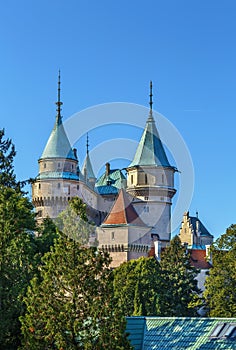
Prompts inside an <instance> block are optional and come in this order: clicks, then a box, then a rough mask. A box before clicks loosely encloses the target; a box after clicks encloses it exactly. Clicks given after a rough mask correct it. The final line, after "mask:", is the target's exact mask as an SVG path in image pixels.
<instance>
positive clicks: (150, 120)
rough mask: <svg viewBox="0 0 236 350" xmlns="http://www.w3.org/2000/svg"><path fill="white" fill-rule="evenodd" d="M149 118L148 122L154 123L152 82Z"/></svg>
mask: <svg viewBox="0 0 236 350" xmlns="http://www.w3.org/2000/svg"><path fill="white" fill-rule="evenodd" d="M149 89H150V92H149V116H148V120H147V122H154V118H153V113H152V106H153V99H152V98H153V94H152V80H150V85H149Z"/></svg>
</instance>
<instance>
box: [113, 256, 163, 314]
mask: <svg viewBox="0 0 236 350" xmlns="http://www.w3.org/2000/svg"><path fill="white" fill-rule="evenodd" d="M114 292H115V297H116V299H117V306H118V307H119V308H121V310H122V312H123V314H124V315H126V316H131V315H134V316H141V315H142V316H155V315H158V314H159V311H160V310H159V309H160V306H159V296H160V268H159V263H158V262H157V261H156V260H155V259H154V258H144V257H142V258H139V259H137V260H131V261H129V262H125V263H123V264H121V265H120V266H119V267H117V268H116V269H115V270H114Z"/></svg>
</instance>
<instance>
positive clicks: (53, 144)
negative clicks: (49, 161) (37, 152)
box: [40, 117, 77, 160]
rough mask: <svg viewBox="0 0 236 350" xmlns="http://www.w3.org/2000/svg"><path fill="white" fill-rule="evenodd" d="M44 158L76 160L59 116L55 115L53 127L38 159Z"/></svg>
mask: <svg viewBox="0 0 236 350" xmlns="http://www.w3.org/2000/svg"><path fill="white" fill-rule="evenodd" d="M46 158H64V159H72V160H77V158H76V156H75V154H74V152H73V150H72V148H71V145H70V142H69V140H68V137H67V135H66V132H65V129H64V126H63V123H62V121H61V118H58V117H57V119H56V122H55V124H54V128H53V130H52V132H51V135H50V136H49V139H48V142H47V144H46V147H45V148H44V151H43V154H42V156H41V158H40V159H46Z"/></svg>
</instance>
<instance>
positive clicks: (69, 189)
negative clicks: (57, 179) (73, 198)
mask: <svg viewBox="0 0 236 350" xmlns="http://www.w3.org/2000/svg"><path fill="white" fill-rule="evenodd" d="M68 194H70V186H68Z"/></svg>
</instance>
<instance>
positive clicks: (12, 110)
mask: <svg viewBox="0 0 236 350" xmlns="http://www.w3.org/2000/svg"><path fill="white" fill-rule="evenodd" d="M235 17H236V2H235V0H225V1H217V0H214V1H213V0H199V1H193V0H192V1H189V0H178V1H176V0H165V1H160V0H152V1H151V0H145V1H139V0H135V1H134V0H133V1H132V0H130V1H127V0H126V1H125V0H120V1H110V0H106V1H105V0H100V1H97V0H91V1H81V0H68V1H62V0H57V1H55V0H49V1H48V0H47V1H46V0H41V1H30V0H22V1H18V0H15V1H13V0H9V1H4V2H2V4H1V11H0V48H1V55H0V100H1V109H0V127H1V128H2V127H4V128H5V130H6V134H7V136H8V137H10V138H12V139H13V142H14V143H15V145H16V148H17V157H16V161H15V169H16V173H17V175H18V178H19V179H25V178H28V177H34V176H36V175H37V171H38V167H37V159H38V158H39V156H40V155H41V153H42V151H43V148H44V146H45V143H46V141H47V138H48V136H49V133H50V131H51V129H52V126H53V123H54V117H55V105H54V102H55V101H56V93H57V92H56V88H57V86H56V83H57V72H58V68H60V69H61V74H62V100H63V102H64V105H63V116H64V119H65V120H66V119H67V118H68V117H70V116H71V115H73V114H74V113H76V112H78V111H80V110H82V109H84V108H87V107H90V106H93V105H96V104H101V103H107V102H113V101H115V102H118V101H120V102H131V103H137V104H140V105H145V106H146V105H147V102H148V84H149V80H150V79H152V80H153V84H154V91H155V96H154V101H155V105H154V108H155V109H156V110H157V111H158V112H160V113H161V114H163V115H164V116H165V117H167V118H168V119H169V120H170V121H171V122H172V123H173V124H174V125H175V127H176V128H177V129H178V130H179V132H180V133H181V135H182V136H183V138H184V140H185V142H186V144H187V146H188V148H189V151H190V153H191V156H192V160H193V164H194V169H195V191H194V196H193V200H192V204H191V207H190V208H189V209H190V212H191V213H192V214H195V211H196V209H198V211H199V215H200V218H201V219H202V221H203V222H204V223H205V225H206V226H207V228H208V229H209V230H210V231H211V232H212V233H213V234H214V235H215V236H218V235H220V234H221V233H223V232H224V231H225V229H226V227H228V226H229V225H230V224H231V223H236V210H235V209H236V205H235V198H236V185H235V174H236V162H235V150H236V137H235V130H236V106H235V95H236V69H235V62H236V21H235ZM81 123H82V124H83V123H86V120H81ZM93 142H95V140H91V141H90V143H91V147H92V146H93ZM83 151H84V150H83ZM79 153H80V150H79ZM81 153H83V152H82V150H81ZM186 209H187V208H186Z"/></svg>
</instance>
